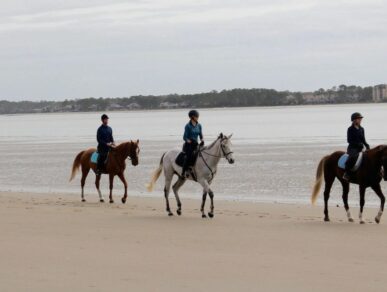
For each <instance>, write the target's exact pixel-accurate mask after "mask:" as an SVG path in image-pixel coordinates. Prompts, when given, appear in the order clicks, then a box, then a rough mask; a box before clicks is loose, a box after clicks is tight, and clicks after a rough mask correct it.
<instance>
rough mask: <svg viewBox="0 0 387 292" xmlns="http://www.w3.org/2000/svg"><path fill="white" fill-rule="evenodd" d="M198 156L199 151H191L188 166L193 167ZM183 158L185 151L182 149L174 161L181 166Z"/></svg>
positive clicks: (184, 157)
mask: <svg viewBox="0 0 387 292" xmlns="http://www.w3.org/2000/svg"><path fill="white" fill-rule="evenodd" d="M198 156H199V151H198V150H195V151H194V152H193V153H192V159H191V161H189V163H188V167H193V166H194V165H195V164H196V160H197V159H198ZM185 159H186V153H185V152H183V151H182V152H180V153H179V155H177V157H176V159H175V163H176V164H177V165H178V166H180V167H183V166H184V161H185Z"/></svg>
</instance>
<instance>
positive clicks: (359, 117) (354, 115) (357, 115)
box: [351, 113, 363, 122]
mask: <svg viewBox="0 0 387 292" xmlns="http://www.w3.org/2000/svg"><path fill="white" fill-rule="evenodd" d="M362 118H363V116H362V114H361V113H353V114H352V115H351V121H352V122H353V121H354V120H356V119H362Z"/></svg>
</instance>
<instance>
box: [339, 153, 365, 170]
mask: <svg viewBox="0 0 387 292" xmlns="http://www.w3.org/2000/svg"><path fill="white" fill-rule="evenodd" d="M348 157H349V155H348V154H343V155H342V156H341V157H340V159H339V162H338V163H337V164H338V166H339V167H340V168H341V169H345V164H346V163H347V160H348ZM362 161H363V152H360V153H359V156H358V157H357V160H356V163H355V166H354V167H353V168H352V171H356V170H358V169H359V167H360V165H361V162H362Z"/></svg>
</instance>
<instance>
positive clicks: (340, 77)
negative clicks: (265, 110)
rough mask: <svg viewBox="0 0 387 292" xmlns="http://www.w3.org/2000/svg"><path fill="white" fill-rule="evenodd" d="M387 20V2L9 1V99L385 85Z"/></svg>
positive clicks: (5, 28)
mask: <svg viewBox="0 0 387 292" xmlns="http://www.w3.org/2000/svg"><path fill="white" fill-rule="evenodd" d="M27 3H28V5H27ZM386 9H387V4H386V3H385V1H380V0H369V1H367V0H351V1H349V0H337V1H334V0H325V1H323V0H298V1H296V0H288V1H284V0H277V1H268V0H259V1H253V0H245V1H234V0H223V1H221V0H212V1H211V0H198V1H182V0H158V1H155V0H154V1H146V0H144V1H120V0H117V1H113V0H111V1H109V2H106V1H100V0H95V1H92V0H84V1H75V0H67V1H63V2H62V3H57V1H49V0H44V1H43V0H35V1H33V4H31V3H30V2H26V0H13V1H11V0H3V1H2V2H1V4H0V11H1V12H0V15H1V16H2V17H1V20H0V38H1V39H2V50H1V51H0V65H1V66H2V68H3V70H2V71H1V72H0V78H1V80H2V87H1V88H0V99H2V98H7V99H14V98H21V97H25V98H34V99H39V98H48V99H50V98H64V97H84V96H91V95H93V96H124V95H125V96H127V95H131V94H148V93H151V94H163V93H170V92H182V93H184V92H197V91H204V90H211V89H222V88H230V87H273V88H278V89H287V88H288V89H292V90H303V89H307V90H310V89H314V88H318V87H327V86H331V85H335V84H337V83H343V82H349V83H357V84H360V85H366V84H373V83H379V82H386V81H387V80H385V79H387V78H386V76H385V74H384V69H383V68H382V67H383V66H382V64H385V62H386V61H387V60H386V54H385V53H384V52H385V51H386V49H387V40H385V37H384V36H385V35H386V33H387V20H386V18H385V17H384V16H385V15H384V14H385V11H386ZM106 72H109V74H108V76H107V74H106Z"/></svg>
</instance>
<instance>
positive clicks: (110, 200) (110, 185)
mask: <svg viewBox="0 0 387 292" xmlns="http://www.w3.org/2000/svg"><path fill="white" fill-rule="evenodd" d="M114 176H115V175H114V174H109V190H110V194H109V202H110V203H114V200H113V181H114Z"/></svg>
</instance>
